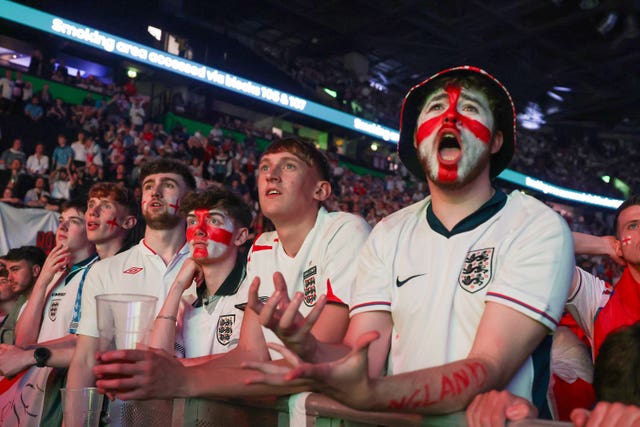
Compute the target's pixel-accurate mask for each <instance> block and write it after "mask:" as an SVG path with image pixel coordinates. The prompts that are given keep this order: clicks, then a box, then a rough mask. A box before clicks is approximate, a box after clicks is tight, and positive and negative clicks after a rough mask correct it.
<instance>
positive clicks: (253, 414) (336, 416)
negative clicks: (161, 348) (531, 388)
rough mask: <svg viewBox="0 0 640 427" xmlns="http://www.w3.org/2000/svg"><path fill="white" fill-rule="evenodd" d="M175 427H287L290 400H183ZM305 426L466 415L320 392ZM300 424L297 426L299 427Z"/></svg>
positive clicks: (459, 422) (409, 422) (443, 422)
mask: <svg viewBox="0 0 640 427" xmlns="http://www.w3.org/2000/svg"><path fill="white" fill-rule="evenodd" d="M174 402H175V403H174V412H173V423H172V425H173V427H181V426H183V425H194V426H195V425H197V426H199V427H213V426H215V427H226V426H231V427H254V426H261V427H268V426H273V427H276V426H277V427H287V426H289V424H290V414H289V399H288V398H280V399H277V400H275V399H262V400H206V399H197V405H198V412H197V415H195V414H189V413H187V412H188V411H186V412H185V410H184V405H185V401H184V400H183V399H176V400H175V401H174ZM304 409H305V411H306V416H304V417H303V420H304V421H303V423H302V425H303V426H304V427H365V426H388V427H418V426H433V427H463V426H466V425H467V423H466V421H465V416H464V413H463V412H458V413H454V414H449V415H442V416H420V415H417V414H403V413H387V412H371V411H358V410H355V409H352V408H349V407H347V406H344V405H343V404H341V403H339V402H337V401H335V400H333V399H331V398H329V397H327V396H325V395H322V394H318V393H310V394H309V395H308V396H307V397H306V399H305V400H304ZM571 425H572V424H571V423H566V422H559V421H548V420H522V421H517V422H512V423H509V427H569V426H571ZM300 426H301V424H299V423H298V424H297V425H296V426H295V427H300Z"/></svg>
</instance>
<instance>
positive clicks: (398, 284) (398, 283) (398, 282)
mask: <svg viewBox="0 0 640 427" xmlns="http://www.w3.org/2000/svg"><path fill="white" fill-rule="evenodd" d="M425 274H427V273H422V274H414V275H413V276H409V277H407V278H406V279H404V280H400V276H398V277H396V286H397V287H401V286H404V284H405V283H407V282H408V281H409V280H411V279H415V278H416V277H420V276H424V275H425Z"/></svg>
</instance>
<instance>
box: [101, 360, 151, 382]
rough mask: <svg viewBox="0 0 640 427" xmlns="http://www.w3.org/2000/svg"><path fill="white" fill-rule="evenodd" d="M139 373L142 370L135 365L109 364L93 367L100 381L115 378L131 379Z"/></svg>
mask: <svg viewBox="0 0 640 427" xmlns="http://www.w3.org/2000/svg"><path fill="white" fill-rule="evenodd" d="M139 372H140V368H139V367H138V366H137V365H136V364H135V363H109V364H107V365H96V366H94V367H93V374H94V375H95V377H96V378H99V379H105V378H107V377H113V376H117V377H126V376H129V377H130V376H133V375H136V374H138V373H139Z"/></svg>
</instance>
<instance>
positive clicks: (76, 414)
mask: <svg viewBox="0 0 640 427" xmlns="http://www.w3.org/2000/svg"><path fill="white" fill-rule="evenodd" d="M60 393H61V394H62V407H63V408H64V410H63V416H64V424H65V426H66V427H98V425H99V423H100V411H102V400H103V398H104V396H103V395H102V394H100V393H98V389H97V388H95V387H84V388H61V389H60Z"/></svg>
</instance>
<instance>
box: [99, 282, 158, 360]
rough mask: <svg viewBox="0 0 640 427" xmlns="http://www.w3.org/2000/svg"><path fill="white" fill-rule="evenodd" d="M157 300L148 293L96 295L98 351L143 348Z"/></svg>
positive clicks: (146, 341)
mask: <svg viewBox="0 0 640 427" xmlns="http://www.w3.org/2000/svg"><path fill="white" fill-rule="evenodd" d="M157 301H158V298H156V297H154V296H150V295H138V294H105V295H97V296H96V305H97V311H98V313H97V314H98V331H99V332H100V351H106V350H116V349H118V350H119V349H136V348H145V347H146V346H147V343H148V339H149V331H150V330H151V327H152V326H153V317H154V315H155V312H156V302H157Z"/></svg>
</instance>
